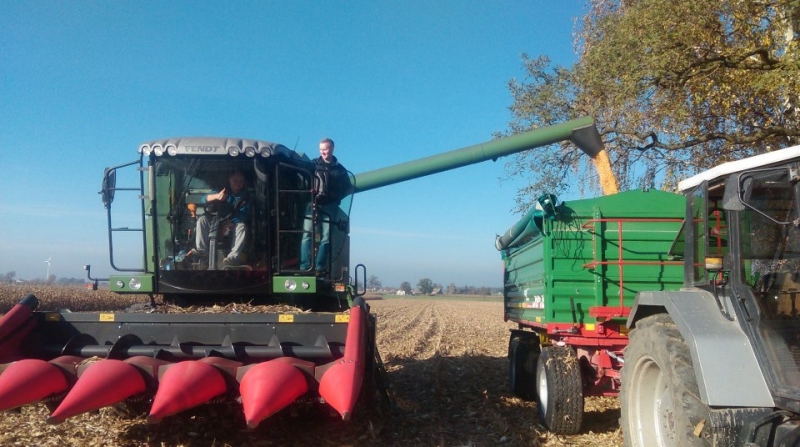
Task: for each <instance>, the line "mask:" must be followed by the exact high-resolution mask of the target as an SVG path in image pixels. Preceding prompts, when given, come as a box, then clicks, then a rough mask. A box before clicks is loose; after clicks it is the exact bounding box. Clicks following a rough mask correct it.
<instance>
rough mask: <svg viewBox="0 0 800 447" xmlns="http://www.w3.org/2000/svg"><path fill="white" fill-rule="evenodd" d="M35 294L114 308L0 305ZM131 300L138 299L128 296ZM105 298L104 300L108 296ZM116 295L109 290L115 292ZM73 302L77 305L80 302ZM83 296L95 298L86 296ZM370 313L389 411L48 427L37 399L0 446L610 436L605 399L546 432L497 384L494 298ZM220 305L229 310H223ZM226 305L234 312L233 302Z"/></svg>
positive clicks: (503, 342)
mask: <svg viewBox="0 0 800 447" xmlns="http://www.w3.org/2000/svg"><path fill="white" fill-rule="evenodd" d="M28 292H34V293H35V294H38V295H41V296H40V299H41V300H42V302H43V306H47V307H64V306H63V305H61V304H56V305H52V306H51V305H50V304H51V300H55V299H59V298H60V297H66V296H67V295H69V299H70V303H71V305H72V306H83V308H82V309H81V310H92V309H93V308H94V306H95V305H98V303H103V304H102V305H100V307H101V308H103V309H102V310H108V307H109V306H112V307H116V308H124V307H127V306H128V305H130V302H127V303H125V302H119V301H113V300H114V299H115V298H114V296H113V295H110V294H107V293H106V292H102V291H97V292H92V291H85V290H81V289H62V290H61V291H53V290H50V289H46V288H42V289H41V290H40V289H38V288H37V290H32V289H25V288H24V287H4V288H1V289H0V293H1V295H0V297H2V302H3V308H4V309H6V310H7V309H8V304H6V302H8V303H13V302H14V301H18V300H19V299H20V298H21V297H22V295H24V294H25V293H28ZM139 299H140V300H141V299H142V298H141V297H139ZM109 300H111V301H109ZM117 300H118V299H117ZM81 303H83V305H82V304H81ZM92 303H94V304H92ZM369 304H370V306H371V307H372V311H373V312H374V313H375V314H376V315H377V316H378V331H377V343H378V347H379V349H380V351H381V354H382V357H383V360H384V362H385V364H386V368H387V371H388V377H389V380H390V382H391V384H392V387H393V394H394V398H395V408H394V409H392V410H390V411H367V410H365V409H360V411H359V409H357V411H356V415H355V417H354V420H352V421H349V422H343V421H341V420H340V418H337V417H333V416H331V415H330V414H328V413H326V412H323V411H320V410H319V409H318V408H316V407H313V406H308V407H304V406H297V405H296V406H293V407H290V408H289V409H287V410H285V411H283V412H281V413H279V414H278V415H276V416H273V417H271V418H270V419H268V420H266V421H264V423H262V424H261V425H260V426H259V427H258V428H257V429H255V430H247V429H246V424H245V421H244V418H243V415H242V412H241V408H240V406H239V407H237V405H235V404H230V403H217V404H215V403H211V404H208V405H204V406H201V407H198V408H196V409H192V410H188V411H186V412H183V413H180V414H178V415H175V416H171V417H169V418H166V419H165V420H164V421H162V422H161V423H160V424H156V425H150V424H147V422H146V420H145V415H144V413H143V412H137V409H139V410H141V407H142V406H143V405H141V404H139V405H137V404H136V403H131V404H130V405H127V406H126V407H124V408H105V409H102V410H100V411H99V412H94V413H89V414H84V415H81V416H77V417H74V418H70V419H68V420H67V421H66V422H64V423H62V424H60V425H48V424H46V423H45V419H46V417H47V414H48V409H47V408H46V406H45V405H43V404H37V405H32V406H28V407H24V408H23V409H22V410H21V411H19V412H8V413H5V414H3V415H2V416H1V417H0V418H1V419H0V421H1V422H0V425H2V431H0V444H2V445H54V446H55V445H79V444H80V445H125V446H128V445H130V446H145V445H146V446H151V445H152V446H161V445H168V446H180V445H182V446H210V445H216V446H228V445H230V446H234V445H237V446H238V445H256V446H258V445H263V446H273V445H275V446H279V445H314V444H319V445H332V446H340V445H342V446H345V445H367V446H370V445H375V446H378V445H381V446H383V445H410V446H417V445H421V446H467V445H476V446H484V445H486V446H488V445H508V446H522V445H532V446H535V445H544V446H567V445H571V446H572V445H592V444H600V445H621V444H622V439H621V434H620V431H619V427H618V423H617V419H618V418H619V409H618V408H619V407H618V404H617V401H616V400H615V399H611V398H588V399H587V402H586V415H585V417H584V430H583V433H581V434H579V435H576V436H555V435H549V434H547V433H546V432H545V431H544V430H543V429H542V428H541V427H540V426H539V425H538V420H537V419H538V418H537V415H536V406H535V404H534V403H532V402H526V401H523V400H520V399H518V398H516V397H514V396H512V395H511V393H510V391H509V389H508V360H507V358H506V353H507V343H508V329H509V328H510V327H511V326H510V325H509V324H507V323H504V322H503V318H502V303H501V302H500V301H498V300H492V301H480V300H474V299H448V298H427V297H426V298H402V299H401V298H390V299H383V300H370V301H369ZM227 310H228V311H231V309H227ZM232 311H234V312H236V311H242V310H241V309H238V310H237V309H233V310H232Z"/></svg>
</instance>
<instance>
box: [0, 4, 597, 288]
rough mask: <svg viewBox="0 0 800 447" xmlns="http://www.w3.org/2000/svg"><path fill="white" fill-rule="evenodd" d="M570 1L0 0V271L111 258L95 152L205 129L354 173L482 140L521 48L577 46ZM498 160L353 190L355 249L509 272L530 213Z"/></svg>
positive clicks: (575, 8) (479, 279) (401, 268)
mask: <svg viewBox="0 0 800 447" xmlns="http://www.w3.org/2000/svg"><path fill="white" fill-rule="evenodd" d="M584 10H585V5H584V4H583V3H582V2H579V1H557V2H554V1H545V0H529V1H467V0H463V1H462V0H459V1H455V0H453V1H439V2H430V1H415V0H411V1H407V0H404V1H348V2H336V1H333V2H323V1H232V2H209V1H195V2H189V1H168V2H163V1H136V2H133V1H120V2H101V1H80V2H78V1H72V2H65V1H48V0H37V1H13V2H2V3H0V104H2V106H0V167H2V172H1V173H0V191H2V192H3V193H2V194H0V214H1V215H2V217H0V274H3V273H5V272H8V271H11V270H14V271H16V272H17V277H20V278H27V279H30V278H37V277H38V278H44V277H45V275H46V269H47V264H46V263H45V262H44V261H45V260H47V259H48V258H49V257H52V261H51V266H50V272H51V274H55V275H57V276H58V277H82V276H83V275H84V272H83V270H82V268H81V267H82V265H84V264H91V265H92V270H93V272H94V273H95V274H96V275H99V276H105V275H107V274H108V273H110V272H111V268H110V266H109V262H108V236H107V232H106V216H105V210H104V208H103V206H102V204H101V202H100V198H99V196H98V194H97V191H98V190H99V188H100V180H101V176H102V172H103V168H105V167H107V166H112V165H118V164H121V163H123V162H127V161H131V160H133V159H135V158H136V157H137V154H136V148H137V146H138V145H139V144H140V143H142V142H143V141H146V140H151V139H156V138H165V137H174V136H189V135H197V136H200V135H214V136H228V137H244V138H254V139H261V140H267V141H277V142H282V143H284V144H286V145H287V146H289V147H295V145H296V147H297V149H298V150H302V151H305V152H307V153H309V154H310V155H312V156H316V155H318V151H317V143H318V141H319V140H320V139H321V138H323V137H330V138H333V139H334V140H335V141H336V155H337V157H338V158H339V159H340V161H341V162H342V163H343V164H344V165H345V166H346V167H347V168H348V169H349V170H351V171H352V172H354V173H360V172H366V171H370V170H373V169H377V168H381V167H384V166H388V165H393V164H397V163H402V162H405V161H409V160H413V159H417V158H422V157H426V156H429V155H433V154H436V153H440V152H445V151H449V150H452V149H458V148H461V147H465V146H469V145H472V144H476V143H480V142H484V141H487V140H490V139H491V137H492V133H493V132H497V131H503V130H505V129H506V128H507V126H508V123H509V121H510V120H511V114H510V112H509V110H508V107H509V106H510V105H511V103H512V98H511V95H510V93H509V91H508V88H507V83H508V81H509V79H511V78H515V77H516V78H520V77H524V72H523V70H522V63H521V58H520V55H521V54H522V53H527V54H529V55H530V56H538V55H548V56H550V57H551V58H552V59H553V60H554V61H555V62H557V63H559V64H561V65H571V64H572V63H573V62H574V61H575V58H576V56H575V54H574V51H573V44H572V41H573V37H572V35H573V31H574V21H575V19H576V18H578V17H579V16H580V15H581V14H582V13H583V11H584ZM503 177H504V173H503V160H500V161H498V162H494V163H493V162H485V163H482V164H479V165H475V166H471V167H466V168H461V169H458V170H454V171H450V172H448V173H443V174H438V175H435V176H430V177H426V178H422V179H417V180H413V181H410V182H406V183H400V184H397V185H392V186H388V187H385V188H381V189H377V190H373V191H369V192H365V193H362V194H359V195H357V196H356V197H355V200H354V203H353V210H352V213H351V215H352V221H351V261H352V264H356V263H363V264H365V265H366V266H367V274H368V275H376V276H378V278H380V279H381V281H382V282H383V284H384V285H385V286H394V287H396V286H398V285H399V284H400V282H402V281H409V282H410V283H411V284H412V285H415V284H416V283H417V282H418V281H419V279H421V278H423V277H428V278H430V279H431V280H433V281H434V282H437V283H442V284H445V285H447V284H450V283H451V282H452V283H455V284H457V285H459V286H461V285H475V286H481V285H486V286H500V285H501V284H502V262H501V260H500V255H499V252H497V251H496V250H495V248H494V237H495V235H496V234H498V233H502V232H504V231H505V230H506V229H507V228H508V227H510V226H511V225H512V224H513V223H514V222H515V221H516V220H517V219H518V218H519V216H517V215H514V214H513V213H512V212H511V210H512V208H513V207H514V192H515V190H516V188H517V187H518V186H519V180H502V178H503Z"/></svg>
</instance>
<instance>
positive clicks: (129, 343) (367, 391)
mask: <svg viewBox="0 0 800 447" xmlns="http://www.w3.org/2000/svg"><path fill="white" fill-rule="evenodd" d="M563 140H572V141H574V142H576V144H578V145H579V146H580V145H581V144H582V143H581V142H582V141H584V140H587V141H593V142H597V141H599V136H598V135H597V130H596V129H595V127H594V124H593V121H592V119H591V118H580V119H576V120H572V121H569V122H566V123H563V124H559V125H555V126H552V127H548V128H543V129H539V130H535V131H532V132H529V133H526V134H520V135H515V136H511V137H507V138H502V139H498V140H493V141H489V142H487V143H484V144H478V145H475V146H470V147H467V148H463V149H459V150H455V151H451V152H447V153H443V154H440V155H434V156H431V157H428V158H424V159H421V160H417V161H413V162H408V163H404V164H400V165H397V166H393V167H388V168H384V169H379V170H376V171H371V172H367V173H363V174H360V175H356V176H352V175H351V176H350V177H351V179H350V183H351V186H352V188H350V194H349V195H348V196H347V197H346V198H345V199H344V200H342V202H341V205H340V206H339V207H338V208H337V209H335V210H334V211H331V210H330V207H318V206H316V205H317V202H318V200H320V199H321V198H325V197H326V196H327V195H328V194H329V193H330V192H331V191H330V189H331V186H330V181H331V179H330V178H329V177H330V176H329V175H328V173H327V171H323V170H319V169H316V168H317V166H316V165H315V164H314V163H313V162H312V161H311V160H309V159H308V157H306V156H304V155H301V154H298V153H296V152H294V151H291V150H289V149H288V148H287V147H285V146H283V145H280V144H276V143H269V142H264V141H255V140H243V139H225V138H177V139H165V140H156V141H151V142H148V143H145V144H143V145H141V146H140V148H139V154H140V156H139V158H138V159H137V160H135V161H132V162H130V163H126V164H122V165H119V166H115V167H112V168H107V169H106V170H105V173H104V176H103V187H102V191H101V194H102V198H103V202H104V204H105V207H106V209H107V213H108V235H109V252H110V260H111V265H112V267H113V268H114V269H115V270H116V271H117V272H119V273H118V274H115V275H112V276H110V277H109V278H108V282H109V285H110V289H111V290H112V291H113V292H117V293H121V294H125V293H134V294H146V295H149V296H150V300H151V312H143V311H140V312H132V311H131V312H107V313H72V312H69V311H61V310H58V311H57V310H52V311H46V310H37V309H38V307H40V303H39V302H38V299H37V298H36V297H34V296H33V295H28V296H27V297H25V298H24V299H23V300H22V301H21V302H20V303H19V304H18V305H16V306H15V307H14V308H13V309H12V310H11V311H10V312H8V313H7V314H6V315H5V316H4V317H3V318H2V320H0V363H1V364H2V366H0V370H2V374H0V410H8V409H12V408H17V407H20V406H23V405H28V404H31V403H34V402H40V401H44V402H46V403H47V404H48V406H49V407H50V408H51V409H52V413H51V415H50V416H49V418H48V421H49V422H51V423H60V422H62V421H64V420H66V419H67V418H69V417H72V416H75V415H77V414H80V413H84V412H87V411H91V410H95V409H98V408H101V407H105V406H109V405H115V404H117V403H122V402H132V401H137V402H152V404H151V405H150V409H149V415H148V417H147V418H148V420H149V421H150V422H153V423H155V422H158V421H160V420H162V419H164V418H166V417H169V416H171V415H173V414H176V413H178V412H181V411H184V410H187V409H190V408H193V407H195V406H198V405H201V404H204V403H206V402H209V401H225V400H231V401H233V400H240V401H241V404H242V408H243V411H244V416H245V419H246V423H247V425H248V427H250V428H254V427H256V426H257V425H258V424H259V423H260V422H261V421H263V420H264V419H266V418H268V417H269V416H271V415H273V414H275V413H276V412H278V411H280V410H282V409H284V408H286V407H288V406H290V405H292V404H294V403H298V404H308V403H311V404H319V405H321V406H327V408H332V409H334V410H335V411H336V412H338V413H339V414H340V415H341V417H342V418H343V419H345V420H347V419H350V418H351V416H352V415H353V412H354V410H355V409H356V405H357V403H359V402H361V401H363V402H364V403H365V404H370V403H374V401H375V400H378V399H381V396H382V399H381V400H382V401H384V402H386V401H387V400H388V399H389V395H388V390H387V387H386V382H385V377H384V369H383V365H382V363H381V360H380V356H379V354H378V350H377V347H376V346H375V330H376V318H375V316H374V315H373V314H371V313H370V310H369V306H368V305H367V303H366V302H365V301H364V300H363V298H362V297H361V295H363V291H359V290H356V289H357V286H356V285H357V284H364V283H365V280H366V277H367V276H366V268H365V267H364V266H363V265H361V264H359V265H357V266H356V267H355V269H354V271H353V273H354V274H351V270H350V267H349V265H350V256H349V236H348V232H349V222H350V218H349V211H350V205H351V201H352V193H358V192H364V191H368V190H370V189H374V188H378V187H381V186H385V185H390V184H394V183H398V182H402V181H406V180H410V179H413V178H417V177H421V176H424V175H429V174H433V173H438V172H442V171H446V170H449V169H454V168H458V167H462V166H466V165H470V164H474V163H479V162H482V161H485V160H490V159H492V160H493V159H496V158H498V157H502V156H505V155H509V154H512V153H515V152H520V151H523V150H526V149H530V148H534V147H538V146H543V145H548V144H552V143H555V142H559V141H563ZM133 169H136V170H138V171H139V172H138V173H137V174H136V175H135V176H134V178H136V179H137V184H136V185H135V186H132V187H117V185H116V183H117V181H116V180H117V171H120V170H133ZM235 171H238V172H241V173H243V175H244V178H245V184H246V185H247V186H246V187H247V190H248V192H249V197H250V200H249V201H248V203H247V205H248V206H250V207H251V212H250V214H249V219H248V221H247V225H248V227H249V229H250V237H249V238H248V241H247V247H246V250H245V252H244V253H246V258H244V257H243V259H242V262H241V264H240V265H229V264H226V263H225V262H224V259H223V258H224V256H225V254H227V253H228V251H229V250H230V248H229V246H230V244H231V243H232V241H230V240H229V238H230V237H229V238H228V239H226V238H225V237H224V236H223V234H222V233H223V232H222V231H220V228H221V226H220V222H221V221H224V220H225V218H226V217H227V216H229V215H230V213H231V209H230V207H226V206H225V203H220V202H219V201H217V202H210V203H204V200H203V198H204V197H205V196H206V195H208V194H209V193H212V192H213V191H214V190H218V189H221V188H222V187H223V186H224V185H225V183H226V181H227V179H228V177H229V175H230V173H232V172H235ZM128 172H130V171H128ZM123 193H127V194H129V195H130V196H133V197H132V200H130V201H129V202H128V203H131V202H136V206H137V207H140V209H141V227H140V228H130V227H124V226H115V225H114V224H113V222H114V221H112V204H113V203H114V199H115V196H116V195H121V194H123ZM308 210H313V213H312V214H310V215H309V216H310V217H309V218H312V219H314V220H315V221H321V220H323V221H326V222H329V224H330V232H331V236H330V245H331V247H330V249H329V250H321V252H322V253H323V255H322V256H323V258H324V260H325V261H324V267H323V268H322V269H319V270H317V269H316V267H315V266H314V263H313V262H312V263H311V264H312V265H311V267H309V268H302V266H301V265H300V262H299V258H300V251H301V246H302V240H303V237H304V234H306V235H307V236H309V237H310V238H311V240H318V239H319V236H320V235H319V234H316V229H315V228H314V227H316V226H315V225H311V226H305V228H308V229H309V230H306V229H304V220H306V218H307V217H306V216H307V213H309V212H310V211H308ZM326 210H327V211H326ZM125 211H127V209H125V208H123V212H122V213H120V214H124V212H125ZM204 214H205V215H207V216H208V217H206V219H204V220H208V221H209V222H210V230H209V245H208V246H209V249H208V250H207V254H206V256H196V255H195V256H192V254H193V253H196V251H195V252H193V251H192V250H193V249H195V248H197V247H195V239H196V234H195V231H196V225H197V220H198V219H200V218H201V216H202V215H204ZM125 235H129V236H130V235H133V237H134V238H136V239H138V242H137V243H138V244H140V245H139V246H140V247H142V251H143V257H142V265H140V266H134V267H124V266H119V265H118V262H117V261H118V259H117V257H116V256H115V251H114V248H115V246H118V240H119V239H120V238H123V236H125ZM122 240H124V239H122ZM314 245H315V247H316V245H317V244H314ZM86 269H87V271H89V275H90V279H92V278H91V271H90V270H89V267H88V266H87V267H86ZM155 295H162V296H163V299H164V301H166V302H174V303H179V304H185V305H190V304H200V303H217V304H222V305H225V304H230V303H242V302H244V303H252V304H259V305H262V304H263V305H276V306H277V305H280V306H281V307H280V310H277V311H275V312H259V313H168V309H169V308H168V307H166V306H160V305H156V300H155ZM46 305H47V303H41V307H46ZM289 306H292V307H289ZM287 309H289V310H287ZM367 408H368V407H367Z"/></svg>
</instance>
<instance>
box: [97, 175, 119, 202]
mask: <svg viewBox="0 0 800 447" xmlns="http://www.w3.org/2000/svg"><path fill="white" fill-rule="evenodd" d="M116 187H117V170H116V169H113V168H106V169H105V171H103V185H102V189H101V190H100V195H101V196H102V198H103V205H104V206H105V207H106V208H110V207H111V202H113V201H114V191H115V189H116Z"/></svg>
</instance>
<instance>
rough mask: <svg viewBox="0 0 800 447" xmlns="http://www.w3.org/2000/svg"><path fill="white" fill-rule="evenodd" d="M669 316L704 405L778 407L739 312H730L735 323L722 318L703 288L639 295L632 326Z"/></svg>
mask: <svg viewBox="0 0 800 447" xmlns="http://www.w3.org/2000/svg"><path fill="white" fill-rule="evenodd" d="M726 304H728V307H729V308H730V305H729V303H726ZM665 312H666V313H667V314H669V316H670V317H671V318H672V320H673V321H674V322H675V324H676V325H677V327H678V329H679V330H680V332H681V335H682V336H683V338H684V340H686V343H687V344H688V345H689V350H690V351H691V354H692V363H694V370H695V375H696V376H697V384H698V386H699V388H700V399H702V401H703V402H704V403H705V404H708V405H709V406H720V407H731V406H734V407H774V406H775V403H774V401H773V399H772V394H771V393H770V390H769V387H768V386H767V382H766V379H765V378H764V374H763V373H762V372H761V368H760V367H759V365H758V359H757V358H756V355H755V351H754V349H753V346H752V344H751V343H750V339H749V338H748V337H747V334H745V332H744V331H743V330H742V328H741V326H740V323H739V321H738V320H737V317H736V314H735V313H734V312H730V315H731V316H732V317H733V319H734V320H733V321H731V320H729V319H728V318H726V317H725V316H723V315H722V313H721V312H720V310H719V308H718V307H717V303H716V300H715V299H714V296H713V295H712V294H711V293H710V292H708V291H705V290H701V289H687V290H681V291H651V292H639V294H638V295H637V296H636V301H635V302H634V305H633V307H632V308H631V313H630V316H629V317H628V327H629V328H631V329H633V328H635V327H636V322H637V321H638V320H641V319H642V318H645V317H648V316H650V315H654V314H657V313H665ZM662 367H663V365H662Z"/></svg>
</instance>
